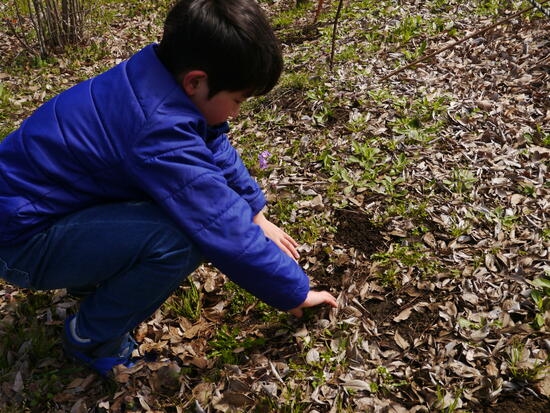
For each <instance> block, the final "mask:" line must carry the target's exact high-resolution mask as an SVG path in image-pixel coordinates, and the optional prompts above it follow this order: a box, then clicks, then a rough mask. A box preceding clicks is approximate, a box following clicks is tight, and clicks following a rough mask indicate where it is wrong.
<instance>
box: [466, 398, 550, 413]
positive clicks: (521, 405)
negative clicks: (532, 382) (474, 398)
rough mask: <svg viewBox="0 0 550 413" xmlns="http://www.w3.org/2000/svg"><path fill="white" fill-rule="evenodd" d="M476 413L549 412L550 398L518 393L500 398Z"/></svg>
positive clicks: (475, 412) (475, 411)
mask: <svg viewBox="0 0 550 413" xmlns="http://www.w3.org/2000/svg"><path fill="white" fill-rule="evenodd" d="M473 412H474V413H548V412H550V400H540V399H538V398H536V397H535V396H534V395H531V394H528V395H518V396H517V397H514V398H503V399H500V400H499V401H498V402H497V403H496V404H494V405H491V406H485V407H482V408H480V409H478V410H474V411H473Z"/></svg>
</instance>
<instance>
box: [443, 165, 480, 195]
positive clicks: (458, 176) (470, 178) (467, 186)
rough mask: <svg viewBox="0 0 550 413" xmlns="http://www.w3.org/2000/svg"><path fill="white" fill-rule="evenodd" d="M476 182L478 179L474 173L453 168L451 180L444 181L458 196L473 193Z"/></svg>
mask: <svg viewBox="0 0 550 413" xmlns="http://www.w3.org/2000/svg"><path fill="white" fill-rule="evenodd" d="M476 182H477V178H476V177H475V175H474V174H473V173H472V171H470V170H468V169H462V168H453V170H452V171H451V177H450V179H445V180H443V183H444V184H445V185H446V186H447V187H448V188H449V189H450V190H451V191H452V192H456V193H457V194H464V193H466V192H469V191H471V190H472V189H473V187H474V184H475V183H476Z"/></svg>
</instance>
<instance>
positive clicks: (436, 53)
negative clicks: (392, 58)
mask: <svg viewBox="0 0 550 413" xmlns="http://www.w3.org/2000/svg"><path fill="white" fill-rule="evenodd" d="M547 2H548V0H545V1H543V2H542V3H541V4H540V5H542V4H545V3H547ZM534 8H535V6H531V7H528V8H527V9H523V10H520V11H518V12H516V13H514V14H512V15H510V16H508V17H506V18H504V19H501V20H499V21H497V22H496V23H493V24H491V25H489V26H487V27H484V28H483V29H481V30H477V31H475V32H473V33H471V34H469V35H468V36H466V37H464V38H463V39H461V40H459V41H456V42H454V43H452V44H450V45H448V46H445V47H443V48H441V49H439V50H436V51H435V52H432V53H430V54H427V55H426V56H423V57H420V58H418V59H416V60H415V61H414V62H411V63H409V64H407V65H405V66H403V67H400V68H398V69H395V70H394V71H393V72H390V73H389V74H387V75H386V76H384V77H383V78H382V79H380V81H381V82H382V81H384V80H387V79H389V78H390V77H392V76H394V75H396V74H397V73H401V72H402V71H404V70H406V69H408V68H410V67H412V66H415V65H417V64H418V63H421V62H424V61H425V60H428V59H431V58H432V57H434V56H436V55H438V54H440V53H442V52H444V51H446V50H449V49H452V48H454V47H456V46H458V45H459V44H462V43H464V42H465V41H467V40H469V39H471V38H472V37H475V36H478V35H480V34H482V33H485V32H486V31H489V30H491V29H493V28H495V27H497V26H499V25H501V24H503V23H506V22H507V21H509V20H512V19H513V18H515V17H518V16H520V15H522V14H523V13H526V12H528V11H530V10H533V9H534ZM333 35H334V33H333ZM333 37H334V36H333ZM331 57H332V56H331ZM331 68H332V65H331Z"/></svg>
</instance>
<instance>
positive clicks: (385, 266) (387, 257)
mask: <svg viewBox="0 0 550 413" xmlns="http://www.w3.org/2000/svg"><path fill="white" fill-rule="evenodd" d="M371 259H372V260H373V264H374V267H373V269H374V270H375V271H376V274H377V276H378V278H379V279H380V281H381V283H382V284H383V285H385V286H393V287H397V286H399V285H400V284H401V280H400V279H399V278H398V276H399V274H404V273H412V274H416V276H418V277H422V276H425V275H431V274H433V273H435V272H436V271H438V270H439V269H440V268H441V263H440V262H439V261H438V260H436V259H435V258H433V257H431V256H430V253H429V250H428V249H427V248H426V247H425V246H424V244H422V243H413V244H411V245H406V244H405V245H400V244H391V245H390V248H389V249H388V251H386V252H382V253H376V254H372V255H371Z"/></svg>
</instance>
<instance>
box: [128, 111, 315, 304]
mask: <svg viewBox="0 0 550 413" xmlns="http://www.w3.org/2000/svg"><path fill="white" fill-rule="evenodd" d="M126 162H127V169H128V172H129V174H130V176H131V178H132V179H133V180H134V183H135V184H136V185H139V186H140V187H141V188H142V189H143V190H144V191H145V192H146V193H148V195H149V196H151V197H152V198H153V199H154V200H155V201H156V202H157V203H158V204H159V205H160V206H161V207H162V208H163V209H164V210H165V211H166V212H167V214H168V215H169V216H170V217H172V218H173V219H174V221H175V222H176V223H177V224H178V225H179V227H180V228H181V230H183V231H184V233H185V234H187V235H188V236H189V237H190V238H191V239H192V240H193V242H194V243H195V244H196V245H197V246H198V248H199V249H200V250H201V252H202V253H203V254H204V256H205V257H207V258H208V259H209V260H210V261H211V262H212V263H213V264H214V265H215V266H216V267H218V268H219V269H220V270H221V271H222V272H223V273H225V274H226V275H227V276H228V277H229V278H230V279H232V280H233V281H234V282H236V283H237V284H238V285H240V286H241V287H243V288H244V289H246V290H247V291H249V292H250V293H252V294H253V295H255V296H256V297H258V298H259V299H261V300H262V301H264V302H266V303H267V304H270V305H272V306H274V307H276V308H279V309H280V310H288V309H291V308H294V307H296V306H298V305H300V304H301V303H302V302H303V301H304V300H305V298H306V296H307V293H308V291H309V279H308V277H307V276H306V275H305V274H304V272H303V270H302V269H301V268H300V266H299V265H298V264H297V263H296V262H294V261H293V260H292V259H291V258H289V257H288V256H287V255H286V254H285V253H283V252H282V251H281V250H280V249H279V248H278V247H277V246H276V245H275V243H273V242H272V241H271V240H270V239H268V238H267V237H265V235H264V234H263V231H262V230H261V228H260V227H259V226H257V225H255V224H254V223H253V222H252V218H253V213H254V212H253V210H252V208H251V206H250V205H249V203H248V202H247V201H245V199H244V198H243V197H242V196H241V195H240V194H239V193H237V192H236V191H235V190H234V189H233V188H231V187H230V186H229V185H228V182H227V180H226V178H225V177H224V173H223V171H222V169H220V168H219V167H218V166H217V165H216V162H215V161H214V157H213V154H212V151H211V150H210V149H209V148H208V147H207V146H206V144H205V142H204V140H203V139H202V138H201V137H200V135H199V134H198V133H197V132H196V131H195V130H194V126H193V125H192V124H190V123H189V122H185V121H181V122H180V123H179V124H176V125H162V124H157V125H151V126H147V127H146V130H144V131H142V134H141V136H140V137H139V138H138V139H137V141H136V142H135V144H134V146H133V147H132V148H131V150H129V153H128V156H127V159H126ZM229 176H234V175H233V174H229Z"/></svg>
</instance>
